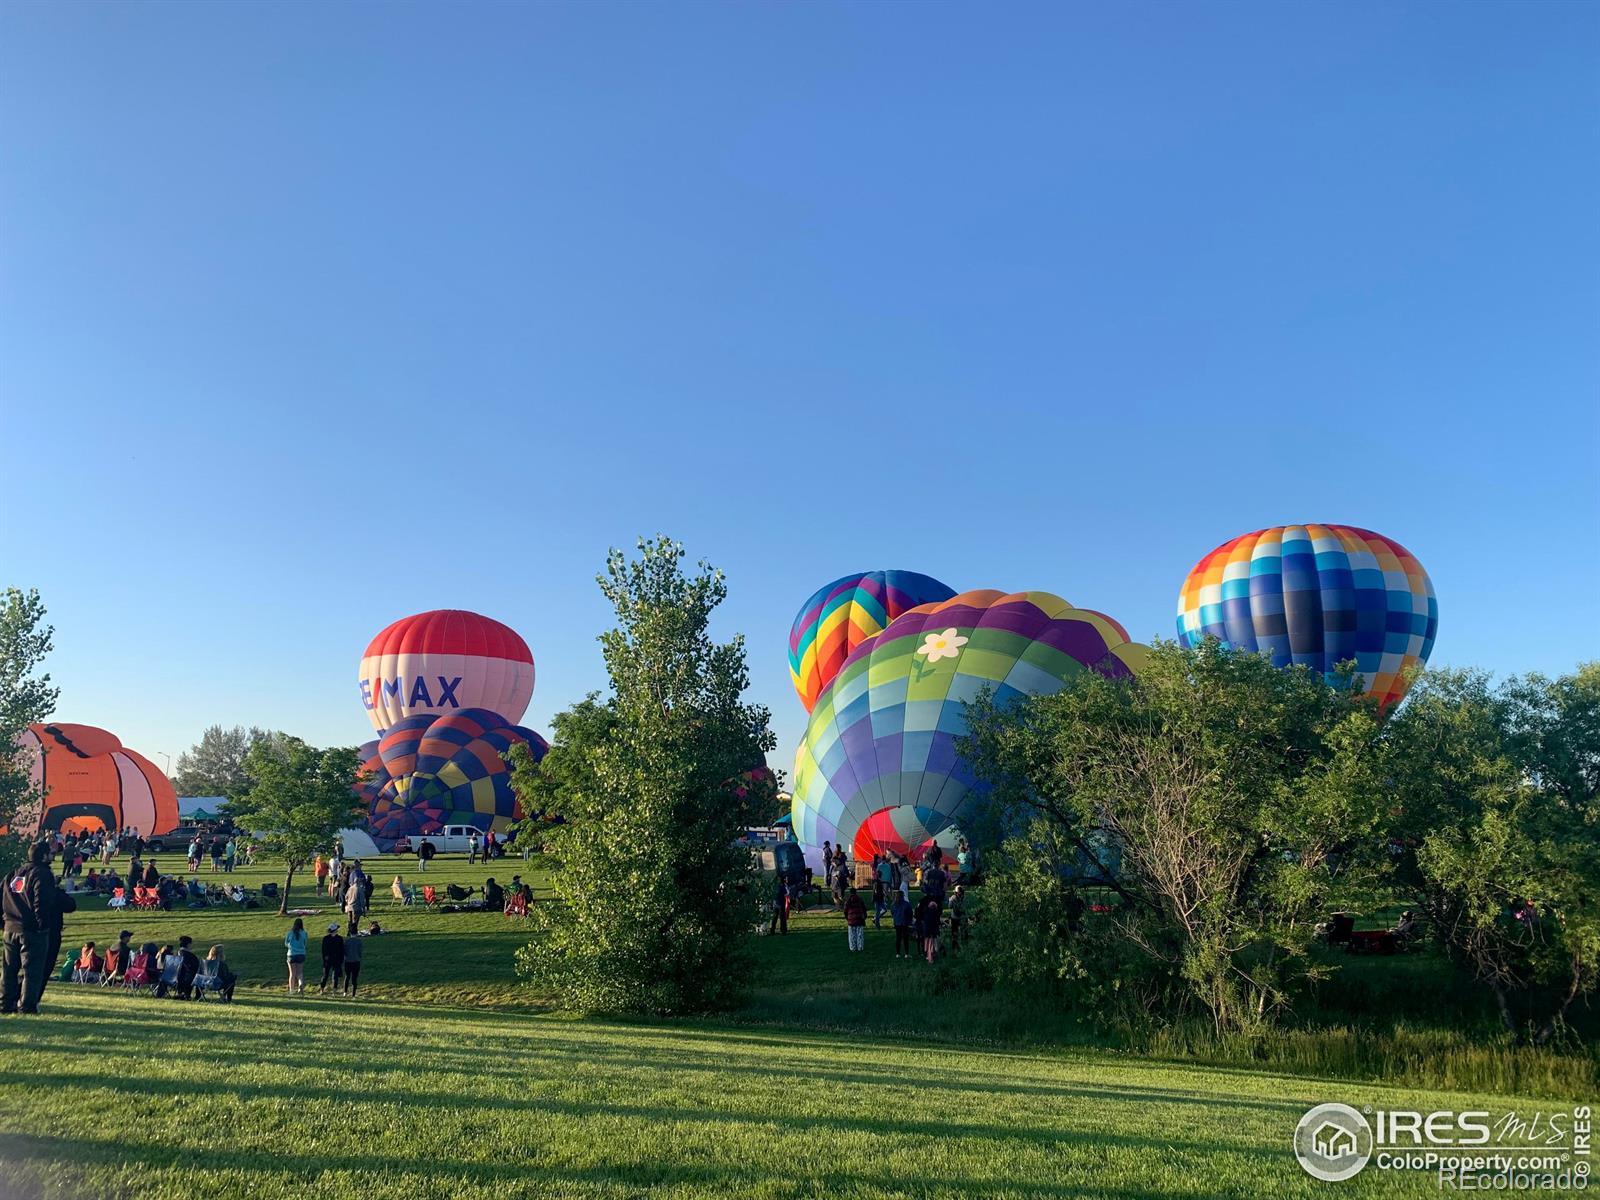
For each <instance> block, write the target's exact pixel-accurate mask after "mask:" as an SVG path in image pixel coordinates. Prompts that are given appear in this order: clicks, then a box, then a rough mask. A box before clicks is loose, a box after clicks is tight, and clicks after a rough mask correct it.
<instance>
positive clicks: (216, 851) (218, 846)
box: [211, 833, 222, 875]
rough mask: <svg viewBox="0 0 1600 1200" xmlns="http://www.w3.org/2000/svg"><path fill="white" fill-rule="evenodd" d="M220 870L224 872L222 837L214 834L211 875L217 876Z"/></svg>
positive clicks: (212, 838) (212, 839)
mask: <svg viewBox="0 0 1600 1200" xmlns="http://www.w3.org/2000/svg"><path fill="white" fill-rule="evenodd" d="M220 870H222V835H221V834H220V833H214V834H212V835H211V873H212V874H213V875H215V874H216V873H217V872H218V871H220Z"/></svg>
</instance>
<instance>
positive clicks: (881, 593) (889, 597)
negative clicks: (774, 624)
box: [789, 571, 955, 712]
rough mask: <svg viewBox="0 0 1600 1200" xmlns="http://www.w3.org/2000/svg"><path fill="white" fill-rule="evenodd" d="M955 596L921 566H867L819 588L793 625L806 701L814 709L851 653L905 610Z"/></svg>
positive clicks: (797, 679) (797, 684) (796, 668)
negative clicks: (891, 568) (922, 571)
mask: <svg viewBox="0 0 1600 1200" xmlns="http://www.w3.org/2000/svg"><path fill="white" fill-rule="evenodd" d="M954 595H955V590H954V589H953V588H950V587H948V586H946V585H945V584H942V583H940V582H939V581H938V580H937V579H934V578H932V577H930V576H927V575H919V574H917V572H915V571H867V572H864V573H862V574H857V575H846V576H844V577H843V578H840V579H835V580H834V581H833V582H832V583H830V584H828V585H827V586H826V587H822V588H818V589H817V591H815V592H814V593H812V595H811V598H810V599H809V600H807V601H806V602H805V603H804V604H802V605H801V606H800V612H799V614H798V615H797V616H796V617H795V619H794V625H793V626H792V627H791V628H790V630H789V677H790V679H792V680H793V681H794V690H795V691H796V693H798V694H799V696H800V703H802V704H804V705H805V706H806V711H807V712H810V711H811V709H812V708H813V707H815V705H816V702H817V697H818V696H819V695H821V694H822V689H823V688H825V687H827V686H828V683H829V682H830V681H831V680H832V679H833V677H834V676H835V675H836V674H838V672H839V668H840V667H842V666H844V660H845V659H846V658H848V657H849V655H850V652H851V651H852V650H854V649H855V648H856V647H857V646H859V645H860V644H861V643H862V642H864V641H866V640H867V639H868V638H870V637H872V636H874V635H875V634H877V633H879V632H881V631H882V630H883V629H884V627H885V626H887V625H888V624H889V622H891V621H893V620H894V619H895V618H896V617H898V616H899V615H900V614H901V613H904V612H908V611H910V610H911V609H913V608H915V607H917V606H918V605H919V604H931V603H935V602H937V601H940V600H948V599H950V597H952V596H954Z"/></svg>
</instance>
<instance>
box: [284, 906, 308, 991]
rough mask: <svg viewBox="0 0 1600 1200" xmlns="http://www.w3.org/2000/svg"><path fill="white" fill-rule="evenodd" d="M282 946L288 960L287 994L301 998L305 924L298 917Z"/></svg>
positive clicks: (303, 971) (304, 966)
mask: <svg viewBox="0 0 1600 1200" xmlns="http://www.w3.org/2000/svg"><path fill="white" fill-rule="evenodd" d="M283 946H284V949H285V950H286V951H288V959H289V994H290V995H291V996H296V995H300V996H303V995H304V994H305V990H306V923H305V922H304V921H302V920H301V919H300V918H299V917H296V918H295V919H294V924H293V925H292V926H290V927H289V932H288V933H286V934H285V935H284V938H283Z"/></svg>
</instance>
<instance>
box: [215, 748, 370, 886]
mask: <svg viewBox="0 0 1600 1200" xmlns="http://www.w3.org/2000/svg"><path fill="white" fill-rule="evenodd" d="M244 766H245V771H246V773H247V774H248V775H249V777H250V779H251V781H252V782H251V784H250V787H249V788H248V789H247V790H246V791H245V792H243V793H241V794H240V795H239V796H238V797H237V798H235V799H234V800H233V802H232V803H231V805H230V806H229V810H230V812H231V814H232V816H233V819H234V821H235V822H236V823H237V824H238V825H240V826H241V827H243V828H244V829H247V830H249V831H250V832H251V833H252V834H254V835H256V836H258V837H260V839H261V841H262V844H263V845H264V846H265V847H266V848H267V849H268V850H270V851H272V852H273V853H275V854H280V855H282V856H283V862H284V876H283V896H282V899H281V900H280V901H279V904H278V915H279V916H282V915H284V914H285V913H287V912H288V911H289V889H290V888H291V887H292V886H293V885H294V873H295V871H296V870H297V869H299V868H300V867H302V866H304V865H305V864H306V863H308V862H310V860H311V856H312V855H314V854H316V853H317V852H318V851H319V850H325V849H327V848H329V847H330V846H332V844H333V839H334V837H335V835H337V834H338V832H339V830H341V829H345V828H348V827H350V826H353V825H356V824H359V823H360V821H361V820H362V819H363V818H364V816H365V812H366V806H365V804H364V802H363V801H362V800H361V798H360V797H358V796H357V795H356V794H355V791H354V787H355V784H356V782H357V779H358V776H359V774H360V770H361V760H360V759H359V758H358V757H357V755H356V752H355V750H354V749H352V748H347V747H337V748H334V749H329V750H319V749H317V748H316V747H315V746H308V745H306V743H305V742H303V741H301V740H300V739H299V738H297V737H289V736H287V735H284V736H282V737H280V738H278V739H272V740H263V741H258V742H256V743H255V745H253V746H251V747H250V750H249V752H248V753H247V754H246V755H245V760H244Z"/></svg>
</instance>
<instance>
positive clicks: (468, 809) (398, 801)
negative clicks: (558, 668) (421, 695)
mask: <svg viewBox="0 0 1600 1200" xmlns="http://www.w3.org/2000/svg"><path fill="white" fill-rule="evenodd" d="M519 744H526V745H527V746H528V747H529V749H530V750H531V751H532V752H533V757H534V761H535V762H537V761H538V760H540V759H542V758H543V757H544V756H545V753H546V752H547V751H548V750H549V749H550V746H549V743H547V742H546V741H545V740H544V738H542V737H540V736H539V735H538V734H537V733H535V732H533V730H531V729H524V728H522V727H521V726H518V725H512V724H510V723H509V722H507V721H505V720H503V719H502V718H501V717H500V716H499V715H497V714H496V713H492V712H489V711H488V710H487V709H481V708H469V709H463V710H462V711H461V712H458V713H451V714H450V715H449V716H444V717H432V716H427V715H420V716H414V717H403V718H402V719H401V720H399V721H397V722H396V723H395V725H394V728H392V729H390V730H389V731H388V732H387V733H385V734H384V735H383V737H381V738H379V739H378V740H377V741H373V742H368V743H367V744H366V745H364V746H362V747H361V751H360V753H361V758H362V770H363V771H364V772H365V773H366V778H365V779H364V780H363V781H362V782H361V783H360V784H359V785H358V788H357V790H358V791H359V792H360V793H361V794H362V795H363V796H365V797H366V799H367V802H368V811H367V825H368V828H369V829H370V831H371V833H372V836H373V838H374V839H381V840H385V841H393V840H394V839H396V838H401V837H408V836H412V835H416V834H426V833H437V832H438V831H439V830H440V829H442V828H443V827H444V826H446V825H476V826H477V827H478V828H479V829H482V830H485V831H487V830H489V829H494V830H496V831H502V830H505V829H506V828H508V827H509V826H510V825H511V824H512V823H513V822H515V821H519V820H521V819H522V809H521V806H520V805H519V804H518V803H517V797H516V793H515V792H513V791H512V790H511V766H510V764H509V763H507V762H506V760H505V758H504V755H505V752H506V751H507V750H509V749H510V748H511V747H512V746H515V745H519Z"/></svg>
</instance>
